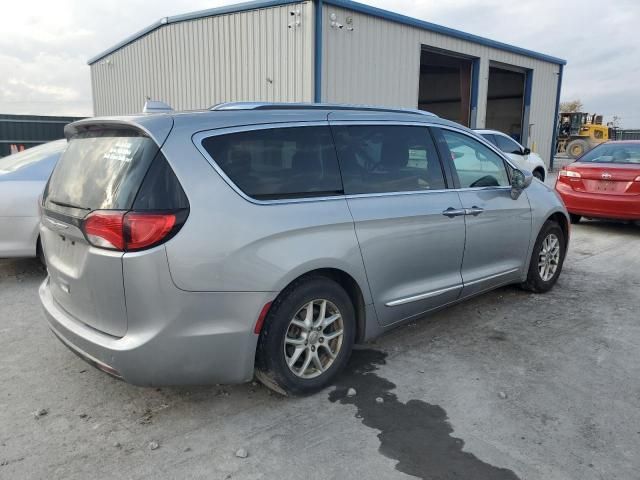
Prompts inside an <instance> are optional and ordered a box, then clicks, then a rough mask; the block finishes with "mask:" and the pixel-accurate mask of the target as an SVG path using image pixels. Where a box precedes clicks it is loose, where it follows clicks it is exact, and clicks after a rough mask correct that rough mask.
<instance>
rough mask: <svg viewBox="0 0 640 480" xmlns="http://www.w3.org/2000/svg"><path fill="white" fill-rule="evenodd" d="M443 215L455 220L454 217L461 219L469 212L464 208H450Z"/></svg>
mask: <svg viewBox="0 0 640 480" xmlns="http://www.w3.org/2000/svg"><path fill="white" fill-rule="evenodd" d="M442 214H443V215H444V216H445V217H449V218H453V217H461V216H462V215H466V214H467V212H466V210H465V209H464V208H453V207H449V208H447V209H446V210H445V211H444V212H442Z"/></svg>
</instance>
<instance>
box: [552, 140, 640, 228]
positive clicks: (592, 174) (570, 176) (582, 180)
mask: <svg viewBox="0 0 640 480" xmlns="http://www.w3.org/2000/svg"><path fill="white" fill-rule="evenodd" d="M556 190H557V192H558V193H559V194H560V196H561V197H562V200H563V201H564V203H565V205H566V206H567V210H568V211H569V214H570V215H571V222H572V223H577V222H579V221H580V218H581V217H588V218H610V219H617V220H640V141H620V142H606V143H602V144H600V145H598V146H597V147H595V148H594V149H593V150H590V151H588V152H587V153H585V154H584V155H583V156H582V157H580V158H579V159H578V160H577V161H576V162H574V163H571V164H569V165H567V166H566V167H563V168H562V169H561V170H560V172H559V174H558V180H557V181H556Z"/></svg>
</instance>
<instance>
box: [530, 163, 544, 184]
mask: <svg viewBox="0 0 640 480" xmlns="http://www.w3.org/2000/svg"><path fill="white" fill-rule="evenodd" d="M535 172H540V174H541V175H542V181H545V180H546V178H547V175H546V172H545V170H544V168H543V167H542V166H537V167H535V168H534V169H533V172H531V173H535Z"/></svg>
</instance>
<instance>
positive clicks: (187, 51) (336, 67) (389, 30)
mask: <svg viewBox="0 0 640 480" xmlns="http://www.w3.org/2000/svg"><path fill="white" fill-rule="evenodd" d="M565 63H566V62H565V61H564V60H562V59H559V58H555V57H551V56H548V55H544V54H541V53H537V52H533V51H530V50H526V49H523V48H519V47H515V46H512V45H508V44H504V43H500V42H496V41H493V40H489V39H486V38H482V37H479V36H476V35H470V34H467V33H464V32H460V31H458V30H453V29H450V28H446V27H443V26H439V25H435V24H433V23H428V22H425V21H421V20H417V19H415V18H410V17H407V16H403V15H399V14H397V13H392V12H389V11H386V10H381V9H378V8H373V7H370V6H367V5H364V4H361V3H356V2H352V1H349V0H313V1H287V0H260V1H255V2H249V3H242V4H237V5H231V6H228V7H222V8H215V9H211V10H205V11H201V12H195V13H189V14H185V15H178V16H174V17H166V18H163V19H161V20H160V21H158V22H156V23H155V24H153V25H150V26H149V27H147V28H146V29H144V30H142V31H140V32H138V33H136V34H135V35H133V36H131V37H129V38H127V39H125V40H123V41H122V42H120V43H119V44H117V45H115V46H114V47H112V48H111V49H109V50H107V51H105V52H103V53H101V54H99V55H98V56H96V57H94V58H92V59H91V60H89V65H90V66H91V81H92V89H93V106H94V113H95V114H96V115H119V114H126V113H135V112H140V111H141V109H142V106H143V104H144V101H145V99H147V98H151V99H153V100H162V101H164V102H167V103H169V104H170V105H171V106H172V107H173V108H175V109H179V110H186V109H201V108H207V107H210V106H212V105H214V104H216V103H221V102H227V101H282V102H312V101H316V102H319V101H322V102H335V103H355V104H368V105H383V106H394V107H407V108H420V109H424V110H429V111H432V112H434V113H436V114H437V115H439V116H442V117H445V118H449V119H451V120H455V121H458V122H460V123H462V124H465V125H467V126H470V127H472V128H483V127H484V128H493V129H497V130H501V131H503V132H505V133H508V134H510V135H512V136H513V137H514V138H516V139H518V140H520V142H521V143H523V144H525V145H528V146H529V147H530V148H532V150H534V151H538V152H540V153H541V154H542V156H543V158H546V159H547V161H549V159H550V158H552V155H551V152H552V147H553V146H554V144H555V141H554V136H555V131H556V128H555V127H556V126H555V122H556V118H557V113H558V103H559V97H560V86H561V82H562V69H563V65H564V64H565Z"/></svg>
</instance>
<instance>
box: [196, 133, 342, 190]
mask: <svg viewBox="0 0 640 480" xmlns="http://www.w3.org/2000/svg"><path fill="white" fill-rule="evenodd" d="M202 145H203V147H204V148H205V150H206V151H207V152H208V153H209V155H211V157H212V158H213V160H215V162H216V163H217V164H218V166H219V167H220V168H221V169H222V170H223V171H224V173H225V174H226V175H227V176H228V177H229V178H230V179H231V181H233V182H234V183H235V184H236V185H237V186H238V187H239V188H240V189H241V190H242V191H243V192H244V193H246V194H247V195H249V196H251V197H254V198H258V199H279V198H296V197H308V196H319V195H333V194H341V193H342V182H341V179H340V170H339V168H338V161H337V159H336V153H335V147H334V145H333V139H332V137H331V131H330V130H329V127H290V128H269V129H263V130H250V131H246V132H238V133H230V134H227V135H218V136H214V137H209V138H206V139H204V140H203V141H202Z"/></svg>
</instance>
